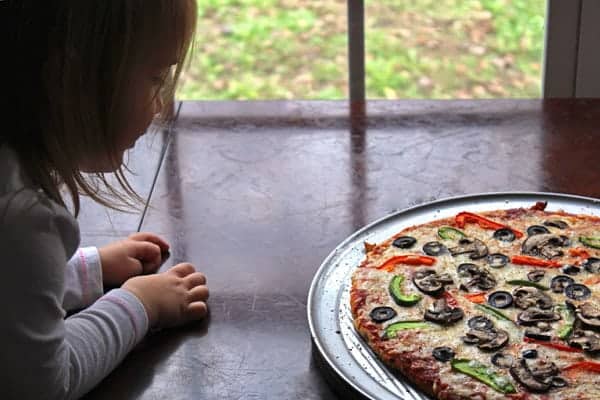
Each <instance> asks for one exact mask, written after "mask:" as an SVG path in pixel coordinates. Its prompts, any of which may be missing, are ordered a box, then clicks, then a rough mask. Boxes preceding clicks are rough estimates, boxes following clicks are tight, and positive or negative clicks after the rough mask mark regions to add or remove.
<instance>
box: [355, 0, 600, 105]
mask: <svg viewBox="0 0 600 400" xmlns="http://www.w3.org/2000/svg"><path fill="white" fill-rule="evenodd" d="M347 7H348V66H349V71H348V72H349V80H348V85H349V93H350V103H351V104H360V103H364V102H365V100H366V95H365V80H366V76H365V31H364V25H365V14H364V7H365V4H364V0H347ZM598 20H600V2H599V1H598V0H548V2H547V12H546V34H545V38H546V39H545V50H544V62H543V64H544V68H543V73H542V97H543V98H556V97H560V98H572V97H600V74H598V71H600V53H599V52H597V51H594V50H595V41H594V39H595V38H597V37H598V36H600V24H598V23H597V21H598Z"/></svg>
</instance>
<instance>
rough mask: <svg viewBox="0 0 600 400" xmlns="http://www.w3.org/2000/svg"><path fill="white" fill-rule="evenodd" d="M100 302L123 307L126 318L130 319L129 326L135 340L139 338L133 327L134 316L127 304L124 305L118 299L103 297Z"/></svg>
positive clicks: (134, 326)
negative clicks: (131, 328)
mask: <svg viewBox="0 0 600 400" xmlns="http://www.w3.org/2000/svg"><path fill="white" fill-rule="evenodd" d="M102 300H105V301H110V302H111V303H115V304H117V305H119V306H121V307H123V309H124V310H125V312H126V313H127V316H128V317H129V318H130V319H131V324H132V325H133V334H134V335H135V337H136V338H138V337H139V335H138V330H137V326H136V325H135V316H134V315H133V311H131V310H130V309H129V307H128V306H127V303H125V302H124V301H123V300H121V299H119V298H118V297H112V296H111V297H108V296H107V297H103V298H102Z"/></svg>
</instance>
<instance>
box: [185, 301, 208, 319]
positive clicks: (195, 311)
mask: <svg viewBox="0 0 600 400" xmlns="http://www.w3.org/2000/svg"><path fill="white" fill-rule="evenodd" d="M206 314H208V306H207V305H206V303H205V302H203V301H196V302H194V303H191V304H190V305H189V306H188V317H189V318H190V319H202V318H204V317H206Z"/></svg>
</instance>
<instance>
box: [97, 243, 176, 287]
mask: <svg viewBox="0 0 600 400" xmlns="http://www.w3.org/2000/svg"><path fill="white" fill-rule="evenodd" d="M168 250H169V244H168V243H167V242H165V241H164V240H163V239H161V238H160V237H158V236H156V235H154V234H151V233H135V234H133V235H131V236H129V238H127V239H125V240H120V241H118V242H114V243H111V244H109V245H107V246H104V247H101V248H100V249H98V251H99V252H100V261H101V263H102V277H103V281H104V284H105V285H109V286H120V285H122V284H123V283H124V282H125V281H127V280H128V279H129V278H132V277H134V276H137V275H143V274H149V273H153V272H156V271H157V270H158V268H159V267H160V266H161V264H162V261H163V254H164V253H166V252H167V251H168Z"/></svg>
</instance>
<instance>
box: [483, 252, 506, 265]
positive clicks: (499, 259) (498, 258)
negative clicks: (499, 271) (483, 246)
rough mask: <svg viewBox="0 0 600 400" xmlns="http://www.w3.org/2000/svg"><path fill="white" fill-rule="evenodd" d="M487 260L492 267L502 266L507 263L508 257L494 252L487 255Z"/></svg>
mask: <svg viewBox="0 0 600 400" xmlns="http://www.w3.org/2000/svg"><path fill="white" fill-rule="evenodd" d="M487 261H488V264H489V265H490V267H492V268H502V267H504V266H505V265H506V264H508V261H509V259H508V257H507V256H505V255H504V254H502V253H494V254H490V255H489V256H488V257H487Z"/></svg>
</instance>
